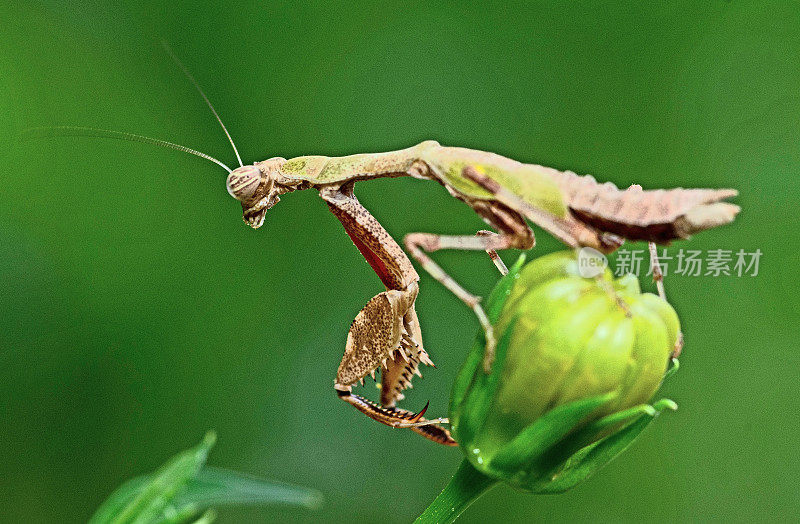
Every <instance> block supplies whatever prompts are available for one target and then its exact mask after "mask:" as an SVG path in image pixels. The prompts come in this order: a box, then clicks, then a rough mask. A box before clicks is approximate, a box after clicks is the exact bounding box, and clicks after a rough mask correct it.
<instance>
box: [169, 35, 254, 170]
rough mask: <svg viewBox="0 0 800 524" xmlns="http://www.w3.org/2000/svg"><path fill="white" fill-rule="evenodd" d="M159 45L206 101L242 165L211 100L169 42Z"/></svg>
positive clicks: (240, 158)
mask: <svg viewBox="0 0 800 524" xmlns="http://www.w3.org/2000/svg"><path fill="white" fill-rule="evenodd" d="M161 46H162V47H163V48H164V51H166V52H167V54H168V55H169V57H170V58H172V61H173V62H175V64H176V65H177V66H178V67H180V68H181V71H183V74H184V75H186V78H188V79H189V81H190V82H191V83H192V85H193V86H194V87H195V88H196V89H197V92H198V93H200V96H202V97H203V100H205V101H206V104H208V108H209V109H211V112H212V113H214V117H215V118H216V119H217V122H219V125H220V126H222V130H223V131H225V136H227V137H228V142H230V143H231V147H233V152H234V153H236V160H238V161H239V166H240V167H244V164H243V163H242V157H240V156H239V150H238V149H236V144H234V143H233V138H231V134H230V133H228V128H227V127H225V124H223V123H222V119H221V118H220V117H219V114H218V113H217V110H216V109H214V106H213V105H212V104H211V101H210V100H209V99H208V97H207V96H206V94H205V93H204V92H203V89H202V88H201V87H200V84H198V83H197V80H195V79H194V77H193V76H192V74H191V73H190V72H189V70H188V69H186V66H184V65H183V62H181V61H180V60H179V59H178V57H177V56H175V53H173V52H172V48H171V47H170V46H169V44H167V42H165V41H164V40H162V41H161Z"/></svg>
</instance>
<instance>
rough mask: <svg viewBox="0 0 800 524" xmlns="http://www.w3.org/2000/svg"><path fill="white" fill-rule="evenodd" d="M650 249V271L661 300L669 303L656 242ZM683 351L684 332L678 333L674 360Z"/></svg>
mask: <svg viewBox="0 0 800 524" xmlns="http://www.w3.org/2000/svg"><path fill="white" fill-rule="evenodd" d="M647 246H648V248H649V249H650V270H651V271H652V272H653V282H655V283H656V289H658V296H659V297H661V300H664V301H665V302H666V301H667V293H666V291H665V290H664V273H663V271H661V263H660V262H659V261H658V250H657V249H656V244H655V242H648V243H647ZM682 350H683V332H682V331H681V332H680V333H678V340H677V342H675V349H673V350H672V358H678V357H679V356H680V355H681V351H682Z"/></svg>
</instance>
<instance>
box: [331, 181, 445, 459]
mask: <svg viewBox="0 0 800 524" xmlns="http://www.w3.org/2000/svg"><path fill="white" fill-rule="evenodd" d="M320 196H321V197H322V198H323V199H324V200H325V201H326V202H327V203H328V206H329V207H330V209H331V211H332V212H333V213H334V215H336V217H337V218H338V219H339V221H340V222H341V223H342V225H343V226H344V228H345V231H346V232H347V234H348V235H349V236H350V238H351V239H352V240H353V243H354V244H355V245H356V247H357V248H358V250H359V251H360V252H361V254H362V255H364V258H365V259H366V260H367V262H368V263H369V264H370V266H371V267H372V268H373V270H374V271H375V273H377V275H378V277H379V278H380V279H381V282H383V284H384V285H385V286H386V288H387V289H386V291H384V292H381V293H379V294H377V295H376V296H374V297H373V298H372V299H371V300H370V301H369V302H368V303H367V305H366V306H365V307H364V308H363V309H362V310H361V312H360V313H359V314H358V315H357V316H356V318H355V320H354V321H353V324H352V325H351V327H350V332H349V334H348V337H347V344H346V347H345V352H344V356H343V357H342V362H341V364H340V365H339V370H338V372H337V374H336V381H335V382H334V388H335V389H336V392H337V395H338V396H339V398H341V399H342V400H344V401H345V402H347V403H349V404H350V405H352V406H353V407H355V408H356V409H358V410H359V411H361V412H362V413H364V414H365V415H367V416H368V417H370V418H372V419H373V420H377V421H378V422H381V423H382V424H386V425H387V426H391V427H395V428H409V429H411V430H412V431H414V432H416V433H418V434H420V435H422V436H424V437H426V438H428V439H430V440H433V441H434V442H438V443H440V444H445V445H455V444H456V442H455V441H454V440H453V438H452V437H450V433H449V432H448V431H447V430H446V429H444V428H442V427H441V426H439V425H438V424H437V423H438V422H444V421H445V420H444V419H435V420H426V419H424V418H422V415H423V413H424V411H425V410H423V411H422V412H420V413H419V414H414V413H412V412H410V411H406V410H402V409H398V408H396V407H394V405H395V402H396V401H398V400H401V399H402V398H403V394H402V391H403V390H404V389H406V388H409V387H411V379H412V377H413V375H415V374H416V375H420V376H422V375H421V373H420V372H419V365H420V364H421V363H424V364H428V365H433V362H431V360H430V358H429V357H428V354H427V353H426V352H425V350H424V348H423V347H422V334H421V331H420V328H419V321H418V320H417V313H416V311H415V309H414V302H415V301H416V298H417V294H418V292H419V285H418V280H419V275H417V272H416V271H415V270H414V267H413V266H412V264H411V261H410V260H409V259H408V256H406V254H405V253H404V252H403V250H402V249H401V248H400V246H399V245H398V244H397V242H395V241H394V239H393V238H392V237H391V236H390V235H389V233H387V232H386V230H385V229H383V227H382V226H381V225H380V223H378V221H377V220H376V219H375V217H373V216H372V215H371V214H370V213H369V211H367V210H366V209H365V208H364V207H363V206H362V205H361V204H360V203H359V202H358V200H357V199H356V197H355V195H353V192H352V184H348V185H346V186H343V187H328V188H324V189H323V190H321V191H320ZM378 369H380V370H381V405H378V404H376V403H373V402H371V401H369V400H367V399H365V398H364V397H361V396H359V395H355V394H353V393H352V388H353V386H354V385H356V383H359V382H360V383H362V384H363V382H364V378H365V377H366V376H368V375H371V376H372V377H373V378H374V376H375V372H376V371H377V370H378ZM426 409H427V406H426Z"/></svg>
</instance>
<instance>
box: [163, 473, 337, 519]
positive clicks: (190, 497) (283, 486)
mask: <svg viewBox="0 0 800 524" xmlns="http://www.w3.org/2000/svg"><path fill="white" fill-rule="evenodd" d="M175 504H176V505H178V506H181V505H184V504H194V505H196V506H199V507H208V506H219V505H232V504H244V505H251V504H288V505H291V506H303V507H306V508H308V509H317V508H319V507H320V505H321V504H322V494H321V493H320V492H319V491H317V490H315V489H310V488H304V487H301V486H295V485H293V484H287V483H284V482H276V481H271V480H263V479H259V478H256V477H253V476H250V475H245V474H243V473H237V472H235V471H229V470H226V469H222V468H214V467H205V468H203V469H202V470H200V472H199V473H198V474H197V477H196V478H194V479H192V480H190V481H189V482H188V483H187V485H186V490H185V491H183V492H182V493H181V494H180V495H178V497H176V499H175Z"/></svg>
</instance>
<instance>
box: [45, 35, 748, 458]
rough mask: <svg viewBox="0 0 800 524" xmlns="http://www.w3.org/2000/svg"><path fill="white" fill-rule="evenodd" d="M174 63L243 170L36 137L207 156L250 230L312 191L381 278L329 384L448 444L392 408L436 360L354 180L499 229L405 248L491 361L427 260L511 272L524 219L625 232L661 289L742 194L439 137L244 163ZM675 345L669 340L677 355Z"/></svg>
mask: <svg viewBox="0 0 800 524" xmlns="http://www.w3.org/2000/svg"><path fill="white" fill-rule="evenodd" d="M165 48H166V50H167V52H168V53H169V54H170V56H171V57H172V59H173V60H174V61H175V62H176V64H177V65H178V66H179V67H180V68H181V70H182V71H183V73H184V74H185V75H186V76H187V77H188V79H189V80H190V81H191V82H192V84H193V85H194V86H195V88H196V89H197V90H198V91H199V93H200V95H201V96H202V97H203V99H204V100H205V102H206V104H207V105H208V107H209V108H210V109H211V111H212V112H213V114H214V116H215V117H216V119H217V121H218V122H219V124H220V125H221V126H222V129H223V130H224V132H225V134H226V135H227V137H228V140H229V141H230V143H231V146H232V147H233V150H234V152H235V154H236V158H237V160H238V161H239V166H240V167H238V168H236V169H233V170H232V169H230V168H229V167H227V166H226V165H225V164H224V163H222V162H221V161H219V160H217V159H215V158H213V157H211V156H209V155H206V154H205V153H201V152H199V151H196V150H194V149H190V148H187V147H185V146H181V145H178V144H174V143H171V142H166V141H162V140H157V139H153V138H149V137H144V136H141V135H134V134H131V133H122V132H118V131H108V130H102V129H93V128H85V127H59V128H39V129H35V130H31V131H33V132H34V133H37V132H43V134H45V135H51V134H73V135H84V136H85V135H88V136H99V137H106V138H121V139H126V140H134V141H141V142H147V143H151V144H156V145H160V146H165V147H170V148H173V149H177V150H180V151H183V152H186V153H190V154H193V155H196V156H200V157H202V158H205V159H207V160H210V161H212V162H214V163H216V164H217V165H219V166H221V167H223V168H224V169H225V170H226V171H228V177H227V182H226V187H227V190H228V192H229V193H230V195H231V196H232V197H233V198H235V199H236V200H238V201H239V202H240V203H241V206H242V212H243V218H244V221H245V222H246V223H247V224H248V225H249V226H251V227H253V228H259V227H260V226H261V225H262V224H263V222H264V216H265V214H266V212H267V211H268V210H269V209H271V208H272V207H273V206H274V205H275V204H277V203H278V202H279V200H280V197H281V196H283V195H286V194H288V193H292V192H294V191H301V190H306V189H315V190H317V191H318V192H319V196H320V197H321V198H322V200H323V201H324V202H325V204H326V205H327V206H328V207H329V209H330V210H331V212H332V213H333V214H334V215H335V216H336V218H337V219H339V221H340V222H341V223H342V225H343V226H344V229H345V231H346V232H347V234H348V235H349V236H350V238H351V239H352V241H353V243H354V244H355V246H356V247H357V248H358V250H359V251H360V252H361V254H362V255H363V256H364V258H365V259H366V261H367V262H368V263H369V265H370V266H371V267H372V269H373V270H374V271H375V273H376V274H377V276H378V278H379V279H380V280H381V282H382V283H383V285H384V286H385V288H386V289H385V291H382V292H380V293H378V294H377V295H375V296H374V297H373V298H372V299H371V300H369V301H368V302H367V304H366V306H364V308H363V309H362V310H361V312H360V313H358V315H357V316H356V318H355V320H354V321H353V323H352V325H351V327H350V331H349V333H348V336H347V342H346V345H345V352H344V356H343V358H342V361H341V364H340V365H339V369H338V372H337V374H336V379H335V382H334V389H335V390H336V393H337V395H338V396H339V398H341V399H342V400H344V401H346V402H348V403H349V404H351V405H352V406H354V407H355V408H356V409H358V410H359V411H361V412H362V413H364V414H366V415H367V416H369V417H370V418H372V419H374V420H377V421H378V422H381V423H383V424H386V425H389V426H392V427H406V428H410V429H411V430H413V431H415V432H417V433H419V434H421V435H423V436H425V437H426V438H428V439H430V440H432V441H434V442H438V443H441V444H445V445H455V444H456V442H455V441H454V440H453V438H452V437H451V436H450V433H449V432H448V431H447V429H445V428H444V427H442V426H441V425H440V423H442V422H446V419H434V420H426V419H425V418H423V414H424V413H425V410H426V409H427V405H426V406H425V408H424V409H423V410H422V411H421V412H419V413H414V412H411V411H407V410H404V409H400V408H397V407H396V403H397V402H398V401H399V400H402V399H403V398H404V397H403V391H404V390H405V389H406V388H410V387H411V386H412V385H411V380H412V377H413V375H415V374H416V375H419V376H421V373H420V371H419V366H420V365H421V364H426V365H433V362H432V361H431V359H430V357H429V356H428V353H427V352H426V351H425V349H424V348H423V344H422V334H421V330H420V324H419V320H418V318H417V313H416V310H415V301H416V299H417V295H418V293H419V275H418V274H417V272H416V270H415V269H414V266H413V265H412V263H411V261H410V259H409V257H408V256H407V255H406V253H405V252H404V250H403V249H402V248H401V247H400V245H399V244H398V243H397V242H396V241H395V240H394V239H393V238H392V237H391V236H390V235H389V233H388V232H387V231H386V230H385V229H384V228H383V227H382V226H381V224H380V223H379V222H378V221H377V220H376V219H375V217H373V216H372V215H371V214H370V212H369V211H368V210H367V209H365V208H364V207H363V206H362V205H361V204H360V203H359V201H358V199H357V198H356V196H355V194H354V185H355V183H356V182H361V181H368V180H373V179H377V178H394V177H403V176H410V177H414V178H418V179H423V180H431V181H434V182H437V183H439V184H441V185H442V186H444V188H445V189H446V190H447V191H448V192H449V193H450V195H452V196H453V197H455V198H457V199H459V200H461V201H462V202H464V203H465V204H467V205H468V206H469V207H471V208H472V209H473V210H474V211H475V212H476V213H478V215H479V216H480V217H481V218H482V219H483V220H484V221H485V222H486V223H487V224H489V225H490V226H491V227H492V228H494V230H495V231H494V232H490V231H480V232H478V233H477V234H471V235H463V236H449V235H438V234H432V233H410V234H408V235H406V236H405V238H404V245H405V248H406V250H407V251H408V252H409V253H410V254H411V256H412V257H413V258H414V259H416V260H417V262H418V263H419V264H420V265H421V266H422V267H423V268H424V269H425V270H426V271H427V272H428V273H429V274H430V275H431V276H432V277H433V278H434V279H436V280H437V281H439V282H440V283H441V284H443V285H444V286H445V287H446V288H447V289H449V290H450V291H451V292H453V294H455V295H456V296H457V297H458V298H459V299H460V300H461V301H463V302H464V303H465V304H466V305H467V306H468V307H469V308H471V309H472V311H473V312H474V313H475V315H476V316H477V318H478V321H479V322H480V324H481V326H482V327H483V329H484V332H485V334H486V341H487V344H486V351H485V358H484V367H485V369H486V370H487V371H489V370H490V369H491V364H492V359H493V356H494V345H495V341H494V334H493V330H492V325H491V323H490V322H489V320H488V318H487V316H486V314H485V312H484V310H483V308H482V307H481V302H480V298H479V297H477V296H475V295H473V294H472V293H470V292H469V291H467V290H466V289H465V288H464V287H462V286H461V285H460V284H459V283H457V282H456V281H455V280H454V279H453V278H451V277H450V276H449V275H448V274H447V273H446V272H445V271H444V270H443V269H442V268H441V267H440V266H439V265H438V264H436V263H435V262H434V261H433V260H432V259H431V258H430V256H429V253H433V252H435V251H438V250H441V249H457V250H475V251H486V252H487V253H488V254H489V255H490V256H491V257H492V260H493V261H494V263H495V265H496V266H497V267H498V269H499V270H500V271H501V272H505V271H506V268H505V266H504V264H503V262H502V260H501V259H500V258H499V256H497V253H496V252H497V250H502V249H508V248H515V249H520V250H528V249H531V248H532V247H534V245H535V243H536V242H535V237H534V234H533V231H532V230H531V228H530V227H529V225H528V223H527V221H530V222H532V223H534V224H536V225H538V226H540V227H541V228H542V229H544V230H545V231H547V232H549V233H550V234H552V235H554V236H555V237H556V238H558V239H559V240H560V241H562V242H563V243H564V244H566V245H567V246H570V247H573V248H578V247H591V248H594V249H597V250H599V251H601V252H603V253H610V252H612V251H614V250H615V249H617V248H618V247H619V246H621V245H622V243H623V242H624V240H626V239H627V240H644V241H647V242H649V243H650V247H651V249H650V252H651V264H652V268H653V274H654V279H655V280H656V283H657V285H658V290H659V294H660V295H661V296H662V297H664V287H663V282H662V280H663V277H662V275H661V272H660V266H659V264H658V261H657V257H656V256H655V244H656V243H658V244H666V243H669V242H670V241H672V240H675V239H685V238H689V237H690V236H691V235H692V234H694V233H697V232H699V231H703V230H706V229H709V228H713V227H716V226H719V225H723V224H727V223H729V222H731V221H732V220H733V219H734V217H735V216H736V214H737V213H738V212H739V207H738V206H736V205H734V204H730V203H727V202H723V201H722V200H724V199H727V198H729V197H733V196H735V195H736V194H737V192H736V191H735V190H732V189H682V188H678V189H670V190H655V191H644V190H642V188H641V187H640V186H631V187H630V188H628V189H626V190H620V189H618V188H617V187H616V186H614V185H613V184H610V183H606V184H599V183H598V182H596V181H595V179H594V178H592V177H590V176H578V175H576V174H575V173H572V172H569V171H558V170H556V169H552V168H548V167H543V166H539V165H533V164H524V163H520V162H517V161H515V160H512V159H509V158H506V157H503V156H500V155H497V154H494V153H488V152H484V151H478V150H474V149H465V148H460V147H446V146H442V145H440V144H439V143H438V142H435V141H426V142H422V143H420V144H418V145H415V146H413V147H409V148H407V149H402V150H399V151H392V152H387V153H371V154H356V155H350V156H343V157H327V156H301V157H297V158H292V159H288V160H287V159H285V158H281V157H274V158H270V159H268V160H264V161H263V162H255V163H254V164H252V165H244V164H243V163H242V161H241V157H240V156H239V152H238V150H237V149H236V146H235V145H234V143H233V140H232V139H231V136H230V134H229V133H228V130H227V129H226V128H225V125H224V124H223V123H222V120H221V119H220V117H219V115H218V114H217V112H216V110H215V109H214V107H213V106H212V104H211V102H210V101H209V99H208V98H207V97H206V95H205V93H203V90H202V89H201V88H200V86H199V84H198V83H197V81H196V80H195V79H194V77H193V76H192V75H191V74H190V73H189V72H188V70H187V69H186V68H185V67H184V66H183V64H182V63H181V62H180V61H179V60H178V59H177V57H175V55H174V54H173V53H172V52H171V50H170V49H169V48H168V47H166V46H165ZM679 350H680V347H676V352H677V351H679ZM378 370H380V372H381V377H380V380H381V384H380V402H379V403H374V402H372V401H370V400H367V399H366V398H364V397H362V396H360V395H356V394H354V393H353V392H352V388H353V387H354V386H355V385H356V384H357V383H359V382H360V383H361V384H363V382H364V378H365V377H367V376H369V375H371V376H372V377H373V378H374V377H375V372H376V371H378Z"/></svg>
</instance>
